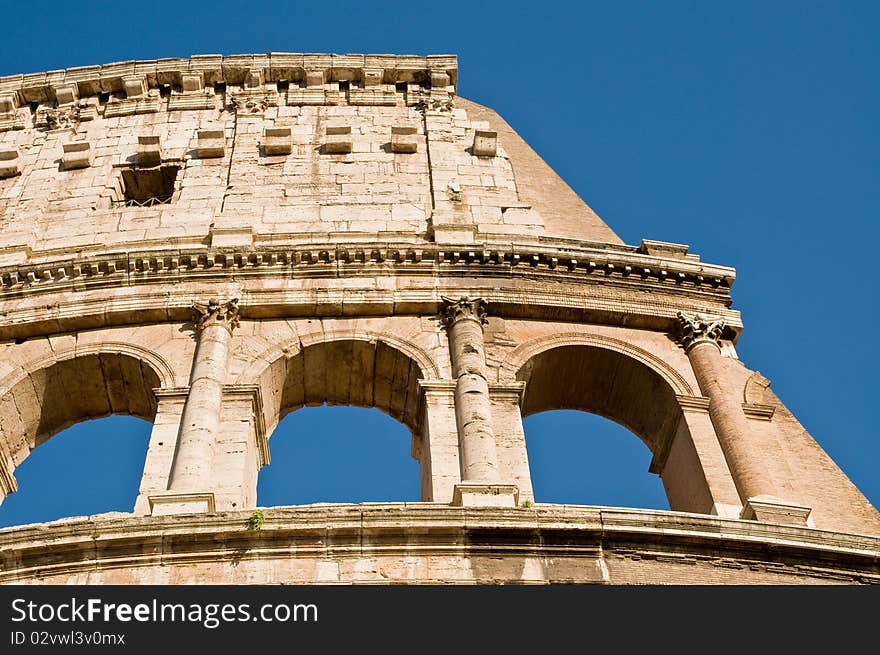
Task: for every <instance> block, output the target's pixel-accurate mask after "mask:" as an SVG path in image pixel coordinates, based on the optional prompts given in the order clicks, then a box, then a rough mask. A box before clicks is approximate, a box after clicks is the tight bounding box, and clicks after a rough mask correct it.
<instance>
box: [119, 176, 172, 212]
mask: <svg viewBox="0 0 880 655" xmlns="http://www.w3.org/2000/svg"><path fill="white" fill-rule="evenodd" d="M179 170H180V167H179V166H158V167H156V168H130V169H127V170H123V171H122V193H123V197H124V198H125V204H126V205H127V206H129V207H149V206H152V205H161V204H166V203H169V202H171V196H172V194H173V193H174V181H175V180H176V179H177V173H178V171H179Z"/></svg>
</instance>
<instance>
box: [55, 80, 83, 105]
mask: <svg viewBox="0 0 880 655" xmlns="http://www.w3.org/2000/svg"><path fill="white" fill-rule="evenodd" d="M54 91H55V102H56V103H58V105H59V106H60V105H70V104H73V103H74V102H76V101H77V98H78V97H79V94H78V93H77V88H76V84H61V85H59V86H56V87H55V88H54Z"/></svg>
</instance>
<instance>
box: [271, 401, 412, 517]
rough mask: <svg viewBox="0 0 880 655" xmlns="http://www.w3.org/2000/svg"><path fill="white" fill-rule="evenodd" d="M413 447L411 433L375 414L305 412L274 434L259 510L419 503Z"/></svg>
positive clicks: (364, 411) (328, 410) (355, 409)
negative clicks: (297, 506)
mask: <svg viewBox="0 0 880 655" xmlns="http://www.w3.org/2000/svg"><path fill="white" fill-rule="evenodd" d="M409 447H410V433H409V430H407V429H406V427H405V426H403V425H402V424H401V423H398V422H397V421H395V420H394V419H392V418H391V417H390V416H388V415H386V414H383V413H382V412H380V411H378V410H376V409H365V408H362V407H342V406H335V407H331V406H328V405H322V406H320V407H303V408H302V409H299V410H297V411H295V412H291V413H290V414H288V415H287V416H286V417H285V418H284V419H283V420H282V421H281V422H280V423H279V424H278V427H277V428H275V432H274V434H273V438H272V463H271V464H270V465H269V466H265V467H263V469H262V470H261V471H260V477H259V482H258V484H257V501H258V504H259V505H263V506H275V505H306V504H309V503H317V502H328V503H343V502H349V503H364V502H414V501H418V500H419V465H418V462H416V461H415V460H414V459H413V458H412V457H410V454H409Z"/></svg>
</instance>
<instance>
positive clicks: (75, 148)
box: [61, 141, 92, 171]
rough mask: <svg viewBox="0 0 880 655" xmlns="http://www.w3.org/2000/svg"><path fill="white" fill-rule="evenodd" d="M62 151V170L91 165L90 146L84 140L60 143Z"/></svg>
mask: <svg viewBox="0 0 880 655" xmlns="http://www.w3.org/2000/svg"><path fill="white" fill-rule="evenodd" d="M62 148H63V150H64V153H63V154H62V155H61V168H62V170H65V171H69V170H74V169H77V168H88V167H89V166H91V165H92V147H91V145H90V144H89V143H87V142H85V141H75V142H73V143H65V144H64V145H62Z"/></svg>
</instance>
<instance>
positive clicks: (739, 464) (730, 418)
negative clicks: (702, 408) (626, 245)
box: [678, 312, 810, 525]
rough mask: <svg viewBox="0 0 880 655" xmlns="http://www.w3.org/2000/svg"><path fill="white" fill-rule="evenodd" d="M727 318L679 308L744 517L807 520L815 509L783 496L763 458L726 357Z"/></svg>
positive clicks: (681, 329)
mask: <svg viewBox="0 0 880 655" xmlns="http://www.w3.org/2000/svg"><path fill="white" fill-rule="evenodd" d="M723 331H724V321H723V319H713V318H710V317H706V316H702V315H700V314H696V315H693V316H692V317H691V316H687V315H685V314H684V313H683V312H679V313H678V340H679V343H681V345H682V346H683V347H684V349H685V352H686V353H687V356H688V359H689V360H690V362H691V367H692V368H693V370H694V375H695V376H696V378H697V383H698V384H699V385H700V391H701V392H702V393H703V395H704V396H706V397H707V398H708V399H709V418H710V420H711V421H712V426H713V427H714V428H715V434H716V435H717V437H718V442H719V443H720V444H721V449H722V450H723V452H724V457H725V459H726V460H727V465H728V467H729V468H730V473H731V475H732V476H733V482H734V484H735V485H736V489H737V492H738V493H739V496H740V499H741V500H742V503H743V511H742V515H741V516H742V518H746V519H755V520H758V521H767V522H774V523H794V524H800V525H803V524H805V523H806V521H807V518H808V516H809V514H810V510H809V508H806V507H801V506H799V505H796V504H793V503H789V502H786V501H783V500H781V499H780V498H778V497H777V493H778V492H777V487H776V484H775V481H774V480H773V478H772V476H771V475H770V472H769V471H768V470H767V467H766V466H764V464H763V462H762V461H761V458H762V449H761V445H760V443H758V440H757V439H756V438H755V435H754V434H753V433H752V430H751V427H750V426H749V423H748V419H747V418H746V415H745V414H744V413H743V411H742V401H741V400H740V395H739V394H737V393H736V390H735V389H734V388H733V385H732V384H731V383H730V381H729V380H728V378H727V375H726V373H725V370H724V359H723V357H722V356H721V343H720V342H721V334H722V332H723Z"/></svg>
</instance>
